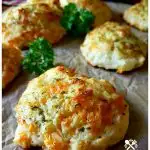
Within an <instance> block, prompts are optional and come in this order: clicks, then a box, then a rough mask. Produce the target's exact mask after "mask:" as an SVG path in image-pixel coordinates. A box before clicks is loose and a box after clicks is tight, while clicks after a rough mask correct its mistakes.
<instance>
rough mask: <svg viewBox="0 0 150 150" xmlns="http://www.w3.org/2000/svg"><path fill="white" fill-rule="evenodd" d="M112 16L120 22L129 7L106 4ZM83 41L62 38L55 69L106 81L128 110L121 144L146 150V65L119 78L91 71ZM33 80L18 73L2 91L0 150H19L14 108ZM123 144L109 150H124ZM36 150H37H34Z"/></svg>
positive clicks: (141, 35)
mask: <svg viewBox="0 0 150 150" xmlns="http://www.w3.org/2000/svg"><path fill="white" fill-rule="evenodd" d="M108 5H109V6H110V7H111V8H112V10H113V12H114V20H117V21H121V22H122V19H121V14H122V13H123V12H124V10H125V9H127V8H128V7H129V6H130V5H127V4H121V3H108ZM132 31H133V32H134V33H135V35H136V36H138V37H139V38H140V39H141V40H143V41H145V42H146V43H147V41H148V34H147V33H144V32H140V31H138V30H136V29H132ZM83 40H84V39H71V38H69V37H65V38H64V39H63V40H62V41H61V42H60V44H58V45H55V46H54V51H55V55H56V59H55V65H59V64H64V65H65V66H68V67H71V68H75V69H76V71H77V72H78V73H81V74H85V75H88V76H89V77H95V78H97V79H101V78H102V79H106V80H109V81H110V82H111V83H112V84H113V85H114V86H115V87H116V88H117V90H118V91H119V92H121V93H123V94H124V95H125V97H126V100H127V102H128V103H129V106H130V124H129V129H128V132H127V135H126V136H125V139H124V140H129V139H135V140H137V144H138V148H137V150H147V149H148V65H147V61H146V63H145V64H144V66H143V67H141V68H139V69H136V70H134V71H132V72H129V73H126V74H123V75H119V74H117V73H115V72H114V71H107V70H104V69H100V68H96V67H92V66H90V65H89V64H87V62H86V61H85V60H84V58H83V56H82V55H81V52H80V49H79V46H80V44H81V43H82V42H83ZM34 77H35V76H33V75H29V74H28V73H25V72H23V71H22V72H20V74H19V75H18V76H17V77H16V79H15V80H13V82H11V84H10V85H9V86H8V87H7V88H6V89H5V90H4V91H3V100H2V122H3V123H2V146H3V150H18V149H21V148H19V147H18V146H16V145H14V144H13V137H14V133H15V129H16V126H17V123H16V119H15V112H14V106H15V105H16V103H17V102H18V99H19V98H20V96H21V94H22V93H23V91H24V90H25V88H26V86H27V84H28V81H30V80H31V79H32V78H34ZM124 140H122V141H121V142H120V143H118V144H117V145H116V146H114V147H112V148H110V149H113V150H124V149H125V148H124ZM35 149H36V150H37V148H35Z"/></svg>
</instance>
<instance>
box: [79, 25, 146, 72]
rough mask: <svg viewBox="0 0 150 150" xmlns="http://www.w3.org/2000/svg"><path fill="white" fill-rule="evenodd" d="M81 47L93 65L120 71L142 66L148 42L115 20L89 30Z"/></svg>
mask: <svg viewBox="0 0 150 150" xmlns="http://www.w3.org/2000/svg"><path fill="white" fill-rule="evenodd" d="M80 49H81V52H82V54H83V56H84V57H85V59H86V60H87V61H88V62H89V63H90V64H91V65H93V66H98V67H102V68H105V69H116V70H117V72H118V73H123V72H125V71H130V70H133V69H134V68H138V67H140V66H142V65H143V64H144V61H145V57H146V44H145V43H143V42H142V41H140V40H139V39H138V38H136V37H135V36H134V35H133V34H132V33H131V31H130V28H129V26H126V25H120V24H118V23H115V22H106V23H105V24H103V25H101V26H99V27H97V28H96V29H94V30H93V31H91V32H89V33H88V34H87V36H86V38H85V40H84V42H83V44H82V45H81V47H80Z"/></svg>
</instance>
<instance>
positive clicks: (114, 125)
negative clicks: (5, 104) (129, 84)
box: [14, 66, 129, 150]
mask: <svg viewBox="0 0 150 150" xmlns="http://www.w3.org/2000/svg"><path fill="white" fill-rule="evenodd" d="M15 110H16V117H17V122H18V127H17V130H16V134H15V139H14V142H15V143H16V144H19V145H20V146H22V147H23V148H29V147H30V146H42V147H43V148H44V149H49V150H60V149H61V150H69V149H70V150H81V149H87V148H89V149H91V150H94V149H96V148H106V147H108V146H111V145H113V144H116V143H117V142H119V141H120V140H121V139H122V138H123V137H124V135H125V133H126V130H127V127H128V119H129V116H128V115H129V114H128V105H127V104H126V103H125V101H124V98H123V96H121V95H119V94H118V93H116V90H115V88H114V87H113V86H112V85H111V84H110V83H109V82H107V81H105V80H97V79H93V78H88V77H85V76H80V75H77V74H75V72H74V71H73V70H71V69H67V68H65V67H63V66H58V67H56V68H53V69H50V70H48V71H47V72H46V73H44V74H43V75H41V76H39V77H38V78H35V79H33V80H32V81H30V82H29V85H28V87H27V89H26V90H25V92H24V93H23V95H22V97H21V98H20V100H19V102H18V104H17V106H16V109H15Z"/></svg>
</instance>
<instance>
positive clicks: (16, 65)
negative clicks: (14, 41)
mask: <svg viewBox="0 0 150 150" xmlns="http://www.w3.org/2000/svg"><path fill="white" fill-rule="evenodd" d="M21 60H22V56H21V50H20V49H17V48H12V47H10V46H7V45H3V48H2V87H3V88H5V87H6V86H7V84H8V83H10V82H11V81H12V80H13V79H14V78H15V76H16V75H17V74H18V73H19V71H20V64H21Z"/></svg>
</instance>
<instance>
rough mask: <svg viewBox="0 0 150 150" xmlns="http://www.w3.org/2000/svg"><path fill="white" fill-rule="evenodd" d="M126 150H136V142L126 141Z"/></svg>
mask: <svg viewBox="0 0 150 150" xmlns="http://www.w3.org/2000/svg"><path fill="white" fill-rule="evenodd" d="M124 147H125V149H126V150H135V149H136V148H137V147H138V145H137V141H136V140H132V139H130V140H125V145H124Z"/></svg>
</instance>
